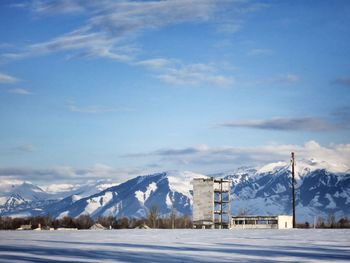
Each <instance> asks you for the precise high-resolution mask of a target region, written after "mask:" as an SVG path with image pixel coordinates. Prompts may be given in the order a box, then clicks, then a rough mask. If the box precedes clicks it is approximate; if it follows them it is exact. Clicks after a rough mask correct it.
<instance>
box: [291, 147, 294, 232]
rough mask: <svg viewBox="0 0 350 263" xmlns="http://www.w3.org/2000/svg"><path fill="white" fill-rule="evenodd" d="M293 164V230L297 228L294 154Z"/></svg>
mask: <svg viewBox="0 0 350 263" xmlns="http://www.w3.org/2000/svg"><path fill="white" fill-rule="evenodd" d="M291 163H292V195H293V228H295V171H294V166H295V156H294V152H292V158H291Z"/></svg>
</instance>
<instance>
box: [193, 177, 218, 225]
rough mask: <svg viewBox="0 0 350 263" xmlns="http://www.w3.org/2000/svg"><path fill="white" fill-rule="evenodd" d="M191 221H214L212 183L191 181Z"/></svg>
mask: <svg viewBox="0 0 350 263" xmlns="http://www.w3.org/2000/svg"><path fill="white" fill-rule="evenodd" d="M192 184H193V221H198V220H208V221H211V222H213V221H214V182H213V181H203V180H193V181H192Z"/></svg>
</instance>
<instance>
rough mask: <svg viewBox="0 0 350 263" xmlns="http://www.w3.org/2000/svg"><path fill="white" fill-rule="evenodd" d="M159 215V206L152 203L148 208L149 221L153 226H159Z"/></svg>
mask: <svg viewBox="0 0 350 263" xmlns="http://www.w3.org/2000/svg"><path fill="white" fill-rule="evenodd" d="M158 217H159V208H158V206H156V205H152V206H151V208H150V209H149V210H148V216H147V218H148V221H149V223H150V225H151V226H152V228H156V227H157V220H158Z"/></svg>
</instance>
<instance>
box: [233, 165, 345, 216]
mask: <svg viewBox="0 0 350 263" xmlns="http://www.w3.org/2000/svg"><path fill="white" fill-rule="evenodd" d="M331 167H332V166H331V165H329V164H327V163H325V162H320V163H318V162H317V161H316V160H311V161H310V160H309V161H300V162H299V163H298V164H297V166H296V204H297V207H296V215H297V219H298V221H299V222H305V221H309V222H313V219H314V216H323V217H324V218H327V216H328V215H329V214H335V215H336V216H338V217H340V216H344V215H349V214H350V173H349V172H348V171H346V172H343V173H339V172H332V171H331V170H332V168H331ZM290 170H291V169H290V165H289V164H287V163H283V162H278V163H272V164H268V165H266V166H264V167H261V168H260V169H258V170H256V172H255V173H254V170H253V169H249V170H248V171H247V173H238V174H237V173H233V174H229V175H227V176H226V177H227V178H232V179H233V181H235V179H236V178H237V176H238V175H240V174H243V176H242V175H241V176H240V179H241V180H239V181H238V182H236V183H234V184H233V187H232V203H231V207H232V212H233V213H234V214H239V213H248V214H291V213H292V204H291V199H292V191H291V188H292V183H291V172H290Z"/></svg>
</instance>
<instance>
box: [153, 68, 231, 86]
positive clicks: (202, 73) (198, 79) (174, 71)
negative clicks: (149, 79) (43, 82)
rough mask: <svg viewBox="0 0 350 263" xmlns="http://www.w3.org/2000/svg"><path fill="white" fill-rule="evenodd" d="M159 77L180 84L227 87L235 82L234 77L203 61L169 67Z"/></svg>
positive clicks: (170, 82)
mask: <svg viewBox="0 0 350 263" xmlns="http://www.w3.org/2000/svg"><path fill="white" fill-rule="evenodd" d="M157 78H158V79H160V80H161V81H163V82H165V83H167V84H171V85H180V86H201V85H205V86H214V87H227V86H230V85H232V84H233V82H234V80H233V78H232V77H228V76H225V75H222V74H219V73H217V69H216V68H215V67H214V66H212V65H209V64H202V63H198V64H188V65H182V66H178V67H171V68H167V69H165V71H164V72H163V73H161V74H159V75H157Z"/></svg>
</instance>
